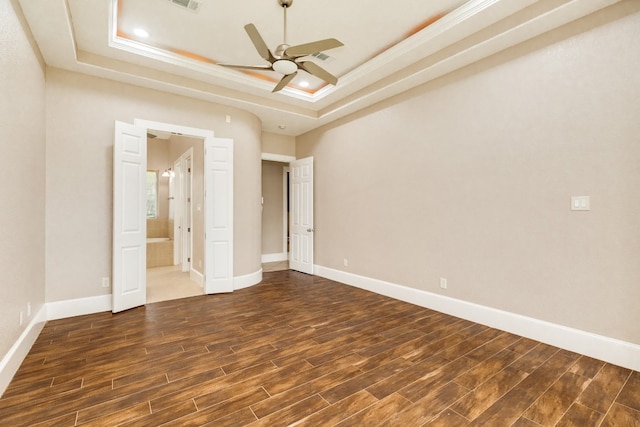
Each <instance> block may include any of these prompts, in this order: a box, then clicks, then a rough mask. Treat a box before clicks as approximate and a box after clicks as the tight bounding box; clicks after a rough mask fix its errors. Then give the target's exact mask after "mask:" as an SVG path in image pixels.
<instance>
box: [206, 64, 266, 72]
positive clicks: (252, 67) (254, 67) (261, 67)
mask: <svg viewBox="0 0 640 427" xmlns="http://www.w3.org/2000/svg"><path fill="white" fill-rule="evenodd" d="M218 65H219V66H221V67H227V68H241V69H244V70H264V71H271V70H273V68H271V67H270V66H268V65H235V64H218Z"/></svg>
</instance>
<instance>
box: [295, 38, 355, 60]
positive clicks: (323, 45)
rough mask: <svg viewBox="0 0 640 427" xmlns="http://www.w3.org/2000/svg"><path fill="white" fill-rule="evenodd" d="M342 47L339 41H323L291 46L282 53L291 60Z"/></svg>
mask: <svg viewBox="0 0 640 427" xmlns="http://www.w3.org/2000/svg"><path fill="white" fill-rule="evenodd" d="M340 46H344V44H342V42H341V41H339V40H336V39H324V40H318V41H317V42H311V43H305V44H299V45H297V46H291V47H289V48H287V50H285V51H284V53H285V55H287V56H290V57H292V58H296V57H300V56H307V55H311V54H312V53H316V52H322V51H323V50H329V49H333V48H336V47H340Z"/></svg>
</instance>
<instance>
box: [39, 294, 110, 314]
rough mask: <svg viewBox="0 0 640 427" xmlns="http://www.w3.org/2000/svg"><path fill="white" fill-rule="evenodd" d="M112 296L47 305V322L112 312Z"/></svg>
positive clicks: (56, 302)
mask: <svg viewBox="0 0 640 427" xmlns="http://www.w3.org/2000/svg"><path fill="white" fill-rule="evenodd" d="M111 303H112V302H111V294H107V295H98V296H95V297H87V298H78V299H71V300H64V301H55V302H50V303H47V320H56V319H64V318H67V317H73V316H82V315H84V314H93V313H100V312H102V311H111V307H112V306H111Z"/></svg>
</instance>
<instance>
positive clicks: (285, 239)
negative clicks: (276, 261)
mask: <svg viewBox="0 0 640 427" xmlns="http://www.w3.org/2000/svg"><path fill="white" fill-rule="evenodd" d="M288 177H289V166H283V167H282V253H284V254H285V255H286V260H288V259H289V245H288V243H289V215H288V214H289V212H288V208H289V179H288ZM263 262H264V261H263Z"/></svg>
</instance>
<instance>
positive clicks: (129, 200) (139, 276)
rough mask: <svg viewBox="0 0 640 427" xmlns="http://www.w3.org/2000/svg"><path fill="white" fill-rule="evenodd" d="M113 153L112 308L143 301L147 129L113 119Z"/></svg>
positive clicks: (130, 305) (124, 307)
mask: <svg viewBox="0 0 640 427" xmlns="http://www.w3.org/2000/svg"><path fill="white" fill-rule="evenodd" d="M115 128H116V129H115V139H114V156H113V261H112V263H113V265H112V311H113V312H114V313H117V312H120V311H123V310H128V309H130V308H134V307H138V306H141V305H144V304H145V303H146V300H147V283H146V281H147V270H146V268H147V259H146V257H147V221H146V219H147V211H146V205H147V196H146V174H147V130H146V128H141V127H137V126H134V125H130V124H128V123H122V122H118V121H116V123H115Z"/></svg>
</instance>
